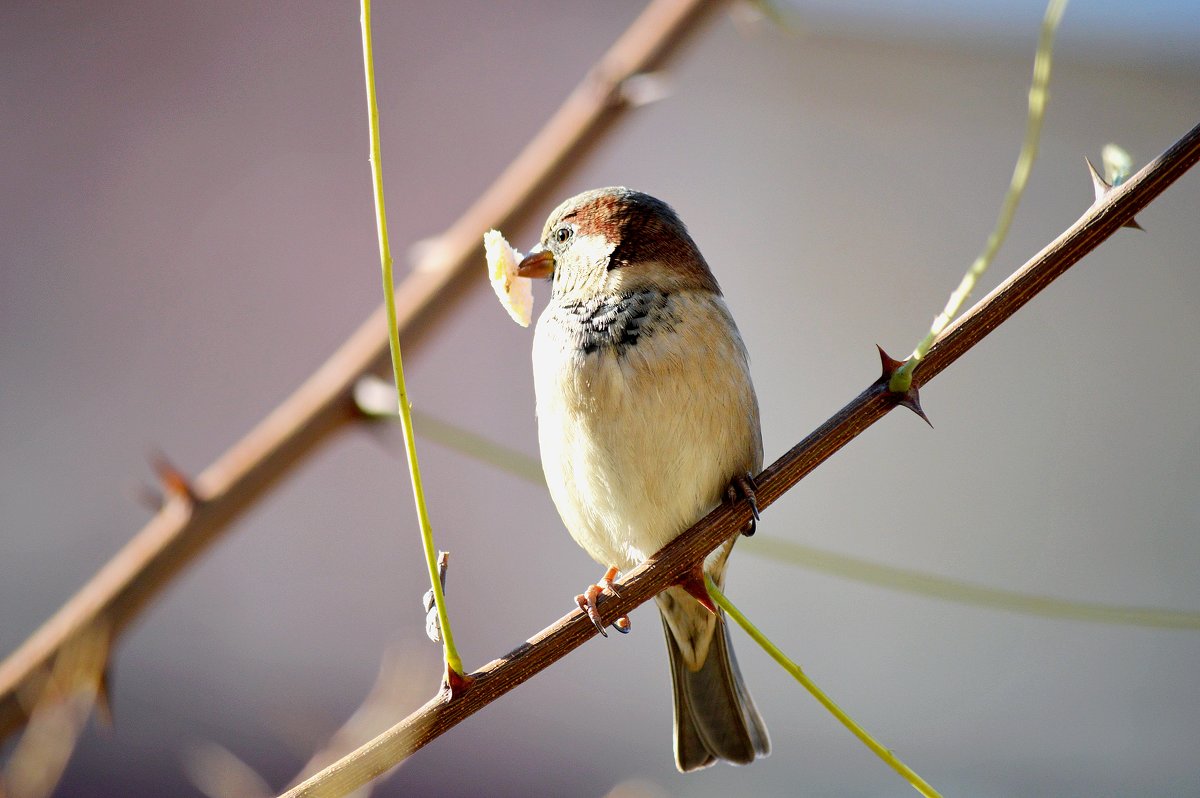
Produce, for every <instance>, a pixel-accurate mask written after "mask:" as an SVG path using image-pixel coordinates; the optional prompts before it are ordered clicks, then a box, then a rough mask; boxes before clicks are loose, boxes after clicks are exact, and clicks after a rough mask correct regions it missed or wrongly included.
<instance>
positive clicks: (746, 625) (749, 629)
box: [704, 575, 941, 798]
mask: <svg viewBox="0 0 1200 798" xmlns="http://www.w3.org/2000/svg"><path fill="white" fill-rule="evenodd" d="M704 582H705V584H706V585H707V586H708V594H709V595H710V596H712V599H713V601H715V602H716V603H717V604H718V605H719V606H720V607H721V609H723V610H725V613H726V614H727V615H728V616H730V617H731V618H733V619H734V620H735V621H737V623H738V626H740V627H742V629H744V630H745V631H746V634H748V635H750V637H752V638H754V642H756V643H758V644H759V645H760V646H762V649H763V651H766V652H767V653H768V654H770V655H771V659H773V660H775V661H776V662H778V663H779V664H780V666H782V667H783V669H784V670H785V671H787V672H788V673H790V674H791V675H792V677H793V678H795V680H796V681H798V682H800V684H801V685H803V686H804V689H805V690H807V691H808V692H809V693H810V694H811V695H812V697H813V698H815V699H817V701H819V702H820V703H821V706H823V707H825V709H827V710H829V712H830V713H832V714H833V716H834V717H835V718H837V719H838V720H839V721H841V722H842V725H843V726H845V727H846V728H847V729H849V730H850V732H851V733H852V734H853V735H854V736H855V737H857V738H858V739H859V740H861V741H862V743H863V745H865V746H867V748H870V749H871V750H872V751H874V752H875V755H876V756H878V757H879V758H880V759H882V760H883V761H884V762H886V763H887V765H888V766H889V767H890V768H892V769H893V770H895V771H896V772H897V773H899V774H900V775H901V776H903V777H904V779H905V780H906V781H907V782H908V783H909V784H911V785H912V786H913V788H914V789H916V791H917V792H919V793H921V794H922V795H924V796H926V798H941V795H940V794H939V793H938V791H937V790H935V789H933V787H931V786H930V785H929V784H928V783H927V782H926V781H925V780H924V779H922V778H921V777H920V776H918V775H917V774H916V773H915V772H913V770H912V768H910V767H909V766H908V765H906V764H904V763H903V762H901V761H900V760H899V759H898V758H897V757H896V755H895V754H893V753H892V752H891V751H889V750H888V749H887V748H884V747H883V746H882V745H880V744H879V743H878V742H877V741H876V740H875V738H874V737H872V736H871V735H870V734H868V733H867V730H866V729H864V728H863V727H862V726H859V725H858V724H857V723H855V722H854V719H853V718H851V717H850V716H849V715H847V714H846V713H845V712H844V711H842V708H841V707H839V706H838V705H837V704H835V703H834V702H833V699H831V698H830V697H829V696H827V695H825V693H824V692H822V691H821V688H819V687H817V685H816V684H815V683H814V682H813V680H812V679H810V678H808V675H807V674H805V672H804V671H803V670H802V669H801V668H800V666H799V665H797V664H796V663H795V662H793V661H792V660H791V659H789V658H788V656H787V655H786V654H784V653H783V652H782V651H780V650H779V647H778V646H776V645H775V644H774V643H772V642H771V640H770V639H769V638H768V637H767V636H766V635H764V634H763V633H762V632H760V631H759V630H758V627H756V626H755V625H754V624H752V623H750V621H749V620H748V619H747V618H746V616H745V615H742V613H741V612H740V611H739V610H738V608H737V607H735V606H733V602H731V601H730V600H729V599H728V598H726V597H725V594H724V593H722V592H721V589H720V588H718V587H717V586H716V584H714V583H713V581H712V579H711V578H710V577H708V576H707V575H706V576H705V577H704Z"/></svg>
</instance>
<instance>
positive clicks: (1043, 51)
mask: <svg viewBox="0 0 1200 798" xmlns="http://www.w3.org/2000/svg"><path fill="white" fill-rule="evenodd" d="M1066 8H1067V0H1050V3H1049V5H1047V6H1046V15H1045V17H1043V18H1042V32H1041V34H1040V35H1039V36H1038V46H1037V55H1036V56H1034V59H1033V85H1031V86H1030V87H1029V116H1028V119H1027V120H1026V123H1025V140H1024V141H1023V142H1022V144H1021V153H1020V154H1019V155H1018V156H1017V165H1016V166H1015V167H1014V168H1013V175H1012V180H1011V182H1010V183H1009V185H1008V193H1007V194H1005V196H1004V204H1003V205H1001V206H1000V217H999V218H998V219H997V220H996V227H995V229H993V230H992V233H991V235H989V236H988V240H987V243H986V244H985V245H984V247H983V252H981V253H979V257H977V258H975V262H974V263H972V264H971V268H970V269H968V270H967V273H966V274H965V275H963V278H962V282H960V283H959V284H958V288H956V289H954V293H952V294H951V295H950V299H949V300H948V301H947V302H946V307H945V308H944V309H943V310H942V312H941V313H940V314H939V315H938V316H937V318H935V319H934V320H933V324H932V326H930V328H929V334H928V335H926V336H925V337H924V338H923V339H921V342H920V343H919V344H917V348H916V349H914V350H913V353H912V354H911V355H909V357H908V360H907V361H905V363H904V365H903V366H901V367H900V368H898V369H897V370H896V371H895V372H894V373H893V374H892V377H891V379H890V380H889V381H888V389H889V390H891V391H894V392H896V393H905V392H906V391H907V390H908V389H909V388H910V387H911V386H912V373H913V370H914V369H916V367H917V365H918V364H919V363H920V362H921V360H922V359H923V358H924V357H925V355H926V353H928V352H929V349H930V347H932V346H933V342H934V341H936V340H937V337H938V336H939V335H941V334H942V330H944V329H946V325H948V324H949V323H950V321H951V319H953V318H954V317H955V316H957V315H958V311H959V310H960V309H961V308H962V306H963V303H964V302H966V301H967V297H968V296H970V295H971V291H973V290H974V289H975V285H976V283H978V282H979V278H980V277H982V276H983V273H984V272H986V271H987V268H988V266H990V265H991V264H992V261H993V260H994V259H995V257H996V253H997V252H998V251H999V250H1000V245H1001V244H1003V243H1004V239H1005V238H1007V237H1008V230H1009V227H1011V226H1012V220H1013V216H1014V215H1016V212H1017V203H1019V202H1020V201H1021V195H1022V194H1024V193H1025V186H1026V185H1027V184H1028V183H1029V174H1030V172H1031V171H1033V162H1034V160H1035V159H1036V158H1037V153H1038V142H1039V140H1040V139H1041V136H1042V121H1043V120H1044V119H1045V118H1046V100H1047V96H1048V92H1047V91H1046V87H1047V86H1048V85H1049V83H1050V65H1051V60H1052V59H1051V56H1052V55H1053V51H1054V33H1055V31H1056V30H1058V23H1059V22H1060V21H1061V20H1062V15H1063V11H1065V10H1066Z"/></svg>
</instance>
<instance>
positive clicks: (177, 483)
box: [150, 451, 200, 505]
mask: <svg viewBox="0 0 1200 798" xmlns="http://www.w3.org/2000/svg"><path fill="white" fill-rule="evenodd" d="M150 466H151V468H153V469H154V473H155V474H157V475H158V481H159V482H160V483H162V486H163V489H164V490H165V491H166V495H167V496H176V497H178V498H180V499H183V500H184V501H186V502H187V503H188V504H193V505H194V504H199V503H200V497H199V496H198V495H197V494H196V491H195V489H194V488H193V487H192V481H191V479H190V478H189V477H188V476H187V474H185V473H183V471H181V470H180V469H178V468H176V467H175V464H174V463H172V462H171V461H170V460H168V459H167V456H166V455H165V454H163V453H162V452H158V451H156V452H153V453H152V454H151V455H150Z"/></svg>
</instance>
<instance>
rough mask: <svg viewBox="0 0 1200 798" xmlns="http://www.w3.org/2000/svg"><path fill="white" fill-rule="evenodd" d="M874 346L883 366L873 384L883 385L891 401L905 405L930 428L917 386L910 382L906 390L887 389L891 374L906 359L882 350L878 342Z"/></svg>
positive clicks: (931, 426) (930, 422) (901, 405)
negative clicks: (900, 358)
mask: <svg viewBox="0 0 1200 798" xmlns="http://www.w3.org/2000/svg"><path fill="white" fill-rule="evenodd" d="M875 348H876V349H878V350H879V360H880V362H881V364H882V366H883V374H882V375H881V376H880V377H879V379H878V380H877V381H876V382H875V384H876V385H880V386H883V387H884V388H885V389H887V392H888V396H890V397H891V399H892V401H893V402H895V403H896V404H897V405H899V406H900V407H907V408H908V409H909V410H911V411H913V412H914V413H916V414H917V415H918V416H919V417H920V418H921V420H922V421H924V422H925V423H926V424H928V425H929V427H930V429H932V428H933V422H932V421H930V420H929V416H927V415H925V411H924V410H923V409H921V394H920V391H919V390H918V389H917V386H915V385H912V384H910V385H909V387H908V390H906V391H893V390H891V389H888V383H889V382H890V381H891V379H892V375H893V374H895V373H896V372H897V371H898V370H900V368H901V367H902V366H903V365H904V364H905V362H907V361H903V360H896V359H895V358H894V357H892V356H890V355H889V354H888V353H887V352H885V351H883V347H882V346H880V345H879V344H876V345H875Z"/></svg>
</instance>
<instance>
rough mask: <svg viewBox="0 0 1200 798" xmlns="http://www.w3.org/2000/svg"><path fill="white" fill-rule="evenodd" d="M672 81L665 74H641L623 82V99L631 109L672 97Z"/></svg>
mask: <svg viewBox="0 0 1200 798" xmlns="http://www.w3.org/2000/svg"><path fill="white" fill-rule="evenodd" d="M671 92H672V86H671V81H670V79H669V78H668V77H667V74H666V73H665V72H641V73H639V74H637V75H631V76H630V77H628V78H626V79H625V80H624V81H622V82H621V99H622V100H624V101H625V102H626V103H628V104H629V107H630V108H640V107H642V106H643V105H650V104H651V103H656V102H658V101H659V100H664V99H666V98H667V97H670V96H671Z"/></svg>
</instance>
